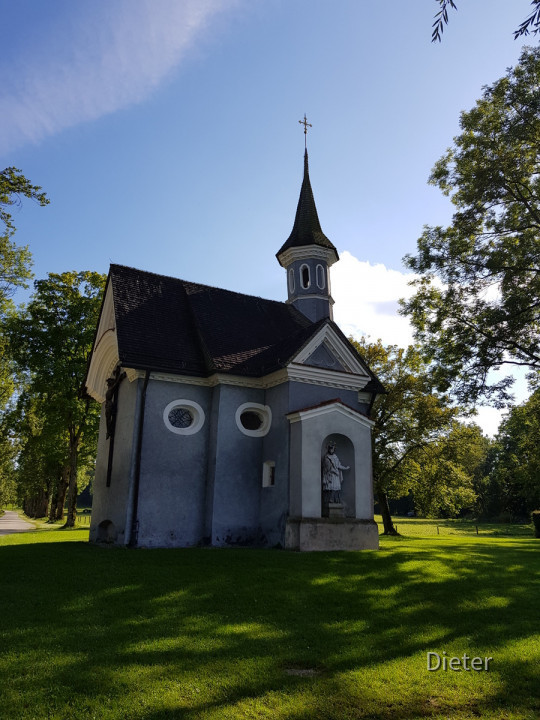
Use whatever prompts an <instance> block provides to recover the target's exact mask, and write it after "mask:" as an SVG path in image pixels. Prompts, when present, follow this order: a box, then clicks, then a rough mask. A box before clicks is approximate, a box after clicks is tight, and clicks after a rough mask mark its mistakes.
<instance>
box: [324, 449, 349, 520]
mask: <svg viewBox="0 0 540 720" xmlns="http://www.w3.org/2000/svg"><path fill="white" fill-rule="evenodd" d="M343 470H350V467H348V466H345V465H342V464H341V463H340V461H339V458H338V456H337V455H336V443H335V442H331V443H328V445H327V447H326V455H325V456H324V457H323V459H322V487H323V503H324V505H325V506H326V507H328V505H329V504H330V503H341V484H342V482H343V475H342V471H343Z"/></svg>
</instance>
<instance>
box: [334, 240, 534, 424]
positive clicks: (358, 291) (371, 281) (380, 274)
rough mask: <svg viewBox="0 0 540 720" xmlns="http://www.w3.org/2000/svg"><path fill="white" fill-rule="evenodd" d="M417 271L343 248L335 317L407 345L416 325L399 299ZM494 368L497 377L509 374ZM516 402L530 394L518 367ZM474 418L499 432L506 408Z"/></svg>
mask: <svg viewBox="0 0 540 720" xmlns="http://www.w3.org/2000/svg"><path fill="white" fill-rule="evenodd" d="M414 277H415V276H414V274H413V273H404V272H400V271H399V270H391V269H390V268H387V267H385V266H384V265H382V264H379V265H371V264H370V263H369V262H362V261H361V260H358V258H355V257H354V255H351V253H350V252H348V251H345V252H340V261H339V262H338V263H336V264H335V265H333V266H332V269H331V280H332V296H333V298H334V300H335V305H334V319H335V321H336V323H337V324H338V325H339V327H340V328H341V330H342V331H343V332H344V333H345V335H347V336H349V335H352V336H353V337H355V338H360V337H361V336H362V335H364V336H369V337H370V339H371V340H373V341H375V340H377V339H379V338H380V339H381V340H382V342H383V343H384V344H385V345H398V346H399V347H407V345H409V344H410V343H412V342H413V332H412V327H411V325H410V323H409V321H408V320H407V318H406V317H403V316H401V315H399V314H398V307H399V305H398V300H399V299H401V298H409V297H410V296H411V295H412V294H413V292H414V289H413V288H411V287H410V286H409V285H408V283H409V282H410V281H411V280H413V279H414ZM505 374H506V373H505V372H502V371H499V372H495V371H494V372H493V379H497V378H499V377H502V376H503V375H505ZM514 375H515V377H516V384H515V387H514V391H515V395H516V402H518V403H519V402H523V400H525V399H526V398H527V397H528V394H529V393H528V388H527V383H526V380H525V373H524V372H520V371H514ZM477 410H478V414H477V415H476V416H475V417H474V418H473V419H472V421H473V422H475V423H477V424H478V425H480V427H481V428H482V430H483V431H484V433H486V434H487V435H490V436H494V435H495V434H496V433H497V430H498V427H499V423H500V422H501V419H502V417H503V414H504V413H503V412H502V411H500V410H497V409H495V408H492V407H479V408H477Z"/></svg>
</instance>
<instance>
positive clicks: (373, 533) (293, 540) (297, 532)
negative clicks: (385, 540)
mask: <svg viewBox="0 0 540 720" xmlns="http://www.w3.org/2000/svg"><path fill="white" fill-rule="evenodd" d="M285 548H286V549H288V550H323V551H328V550H378V549H379V528H378V527H377V523H376V522H375V521H374V520H355V519H352V518H343V517H329V518H288V519H287V524H286V526H285Z"/></svg>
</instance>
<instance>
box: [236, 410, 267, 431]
mask: <svg viewBox="0 0 540 720" xmlns="http://www.w3.org/2000/svg"><path fill="white" fill-rule="evenodd" d="M240 422H241V423H242V427H243V428H244V429H245V430H260V429H261V426H262V424H263V418H262V417H261V416H260V415H259V413H256V412H253V410H246V411H245V412H243V413H242V414H241V415H240Z"/></svg>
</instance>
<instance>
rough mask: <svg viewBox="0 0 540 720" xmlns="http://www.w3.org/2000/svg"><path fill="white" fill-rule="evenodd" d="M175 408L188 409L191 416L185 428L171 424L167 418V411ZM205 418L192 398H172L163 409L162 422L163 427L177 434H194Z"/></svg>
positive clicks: (200, 408)
mask: <svg viewBox="0 0 540 720" xmlns="http://www.w3.org/2000/svg"><path fill="white" fill-rule="evenodd" d="M175 408H182V410H188V411H189V412H190V413H191V415H192V416H193V422H192V424H191V425H189V426H188V427H186V428H179V427H175V426H174V425H172V424H171V421H170V420H169V413H170V412H171V410H174V409H175ZM205 419H206V417H205V414H204V410H203V409H202V407H201V406H200V405H199V403H197V402H195V401H194V400H186V399H185V398H182V399H180V400H173V401H172V402H170V403H169V404H168V405H167V407H166V408H165V410H164V411H163V422H164V423H165V427H166V428H167V430H170V431H171V432H173V433H176V434H177V435H195V433H198V432H199V430H200V429H201V428H202V426H203V425H204V421H205Z"/></svg>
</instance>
